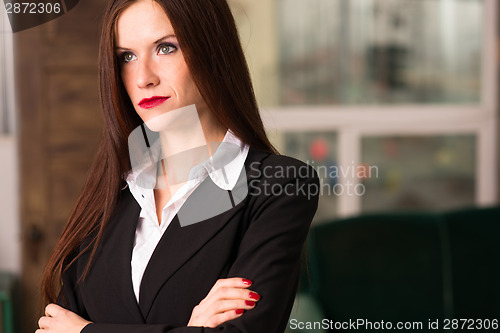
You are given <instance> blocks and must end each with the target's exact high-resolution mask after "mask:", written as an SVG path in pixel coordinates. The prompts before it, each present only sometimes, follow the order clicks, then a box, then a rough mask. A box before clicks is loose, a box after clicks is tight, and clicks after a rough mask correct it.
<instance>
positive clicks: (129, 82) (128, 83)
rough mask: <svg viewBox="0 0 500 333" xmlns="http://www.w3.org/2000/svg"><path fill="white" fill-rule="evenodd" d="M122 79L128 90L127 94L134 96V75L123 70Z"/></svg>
mask: <svg viewBox="0 0 500 333" xmlns="http://www.w3.org/2000/svg"><path fill="white" fill-rule="evenodd" d="M121 79H122V83H123V86H124V87H125V90H126V91H127V94H128V95H129V96H130V98H132V93H133V89H132V87H133V77H132V75H131V74H130V73H129V72H128V71H125V70H122V71H121Z"/></svg>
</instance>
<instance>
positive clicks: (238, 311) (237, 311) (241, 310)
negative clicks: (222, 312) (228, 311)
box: [234, 309, 245, 315]
mask: <svg viewBox="0 0 500 333" xmlns="http://www.w3.org/2000/svg"><path fill="white" fill-rule="evenodd" d="M234 312H236V314H237V315H240V314H242V313H243V312H245V310H243V309H238V310H234Z"/></svg>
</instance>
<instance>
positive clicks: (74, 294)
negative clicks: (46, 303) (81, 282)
mask: <svg viewBox="0 0 500 333" xmlns="http://www.w3.org/2000/svg"><path fill="white" fill-rule="evenodd" d="M74 257H75V255H73V256H71V255H70V256H69V259H68V260H67V262H70V261H71V260H72V259H73V258H74ZM77 266H78V265H77V263H76V261H75V262H74V263H73V264H72V265H70V266H68V267H67V269H66V270H65V271H64V272H63V273H62V275H61V280H62V288H61V291H60V292H59V295H58V297H57V304H58V305H60V306H62V307H63V308H65V309H68V310H70V311H72V312H74V313H77V314H79V315H80V316H81V317H83V318H86V319H87V318H88V314H87V310H86V309H85V305H84V304H83V301H82V299H81V297H78V295H79V290H78V289H79V287H78V281H77V279H78V278H77V277H78V273H77Z"/></svg>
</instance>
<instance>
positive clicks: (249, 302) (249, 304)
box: [245, 301, 255, 306]
mask: <svg viewBox="0 0 500 333" xmlns="http://www.w3.org/2000/svg"><path fill="white" fill-rule="evenodd" d="M245 304H246V305H248V306H254V305H255V302H254V301H245Z"/></svg>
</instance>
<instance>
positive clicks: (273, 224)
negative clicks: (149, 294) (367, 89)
mask: <svg viewBox="0 0 500 333" xmlns="http://www.w3.org/2000/svg"><path fill="white" fill-rule="evenodd" d="M300 163H302V162H300ZM302 165H303V167H305V168H306V170H309V173H308V176H306V177H269V179H266V177H260V178H258V179H255V180H253V183H252V182H250V184H249V194H250V195H252V196H254V197H253V198H251V199H250V204H249V207H248V209H247V213H248V219H249V223H248V226H247V230H246V232H245V233H244V235H243V237H242V239H241V242H240V244H239V246H238V249H237V255H236V259H235V261H234V263H233V264H232V266H231V268H230V270H229V274H228V277H244V278H248V279H250V280H252V281H253V284H252V286H251V287H250V289H251V290H254V291H256V292H258V293H259V294H260V296H261V299H260V300H259V301H258V302H257V304H256V306H255V308H253V309H251V310H248V311H246V312H245V313H244V314H243V315H242V316H241V317H239V318H236V319H234V320H231V321H228V322H226V323H224V324H221V325H219V326H218V327H216V328H207V327H172V326H168V325H120V324H99V323H92V324H89V325H87V326H86V327H85V328H84V329H83V330H82V333H114V332H117V333H118V332H120V333H132V332H133V333H202V332H204V333H216V332H219V333H242V332H245V333H261V332H269V333H273V332H283V331H284V330H285V327H286V324H287V322H288V317H289V315H290V312H291V308H292V305H293V301H294V298H295V293H296V290H297V285H298V278H299V269H300V257H301V253H302V246H303V244H304V242H305V239H306V236H307V233H308V230H309V226H310V223H311V221H312V219H313V217H314V214H315V212H316V209H317V204H318V192H319V180H318V177H317V175H316V172H315V171H314V169H313V168H312V167H310V166H307V167H306V164H303V163H302ZM280 191H281V193H279V194H276V193H278V192H280Z"/></svg>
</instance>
